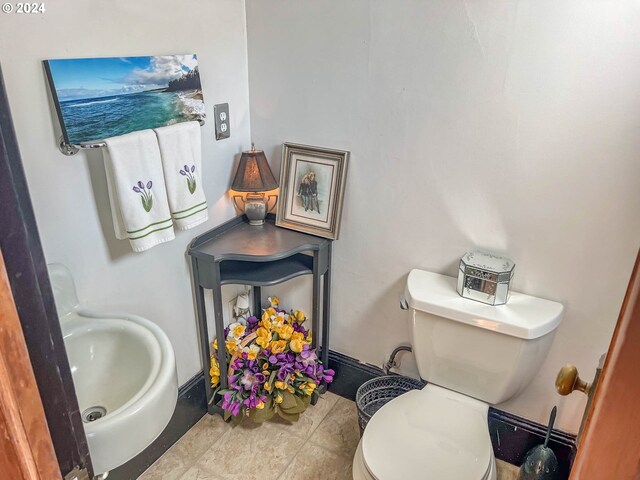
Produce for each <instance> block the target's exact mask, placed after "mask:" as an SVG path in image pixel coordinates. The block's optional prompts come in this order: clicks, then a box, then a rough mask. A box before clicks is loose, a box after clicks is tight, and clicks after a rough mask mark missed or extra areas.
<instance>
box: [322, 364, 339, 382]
mask: <svg viewBox="0 0 640 480" xmlns="http://www.w3.org/2000/svg"><path fill="white" fill-rule="evenodd" d="M335 374H336V372H334V371H333V370H332V369H330V368H327V369H326V370H325V371H324V375H323V376H322V379H323V380H324V381H325V382H327V383H331V382H333V377H334V375H335Z"/></svg>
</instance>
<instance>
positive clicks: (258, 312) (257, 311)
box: [253, 285, 262, 320]
mask: <svg viewBox="0 0 640 480" xmlns="http://www.w3.org/2000/svg"><path fill="white" fill-rule="evenodd" d="M261 296H262V289H261V288H260V287H259V286H257V285H256V286H255V287H253V314H254V315H255V316H256V317H257V318H258V320H260V317H261V316H262V297H261Z"/></svg>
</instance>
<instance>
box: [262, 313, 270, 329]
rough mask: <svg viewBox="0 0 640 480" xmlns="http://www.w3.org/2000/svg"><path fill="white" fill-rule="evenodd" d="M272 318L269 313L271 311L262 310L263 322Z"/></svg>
mask: <svg viewBox="0 0 640 480" xmlns="http://www.w3.org/2000/svg"><path fill="white" fill-rule="evenodd" d="M270 318H271V315H269V312H267V311H266V310H265V311H264V312H262V321H263V322H268V321H269V319H270ZM265 328H266V327H265Z"/></svg>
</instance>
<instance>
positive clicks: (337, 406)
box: [139, 392, 518, 480]
mask: <svg viewBox="0 0 640 480" xmlns="http://www.w3.org/2000/svg"><path fill="white" fill-rule="evenodd" d="M359 438H360V435H359V431H358V419H357V412H356V406H355V403H354V402H352V401H350V400H347V399H345V398H341V397H338V396H337V395H334V394H332V393H331V392H328V393H326V394H325V395H323V396H322V397H320V399H319V400H318V403H317V404H316V405H315V406H311V407H309V409H308V410H307V411H306V412H305V413H304V415H302V416H301V417H300V420H299V421H298V422H297V423H294V424H289V423H287V422H284V421H281V420H279V419H274V420H272V421H269V422H266V423H265V424H263V425H261V426H255V425H252V424H251V423H249V422H247V423H243V424H242V425H239V426H237V427H233V426H231V425H230V424H227V423H225V422H224V421H223V420H222V418H221V417H220V416H218V415H215V416H211V415H205V416H204V417H203V418H202V419H201V420H200V421H199V422H198V423H197V424H195V425H194V426H193V428H191V430H189V431H188V432H187V433H186V434H185V435H184V436H183V437H182V438H181V439H180V440H179V441H178V442H177V443H176V444H175V445H173V446H172V447H171V448H170V449H169V450H168V451H167V452H166V453H165V454H164V455H163V456H162V457H160V458H159V459H158V461H157V462H156V463H154V464H153V465H152V466H151V467H150V468H149V469H148V470H147V471H146V472H144V473H143V474H142V476H140V477H139V480H224V479H237V478H242V479H243V480H253V479H260V480H300V479H304V480H350V479H351V460H352V458H353V454H354V453H355V450H356V447H357V446H358V441H359ZM517 472H518V470H517V468H515V467H513V466H512V465H509V464H507V463H504V462H500V461H498V480H515V479H516V478H517V476H518V473H517Z"/></svg>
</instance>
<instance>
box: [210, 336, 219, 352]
mask: <svg viewBox="0 0 640 480" xmlns="http://www.w3.org/2000/svg"><path fill="white" fill-rule="evenodd" d="M211 346H212V347H213V349H214V350H218V339H217V338H216V339H215V340H214V341H213V343H212V344H211Z"/></svg>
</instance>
